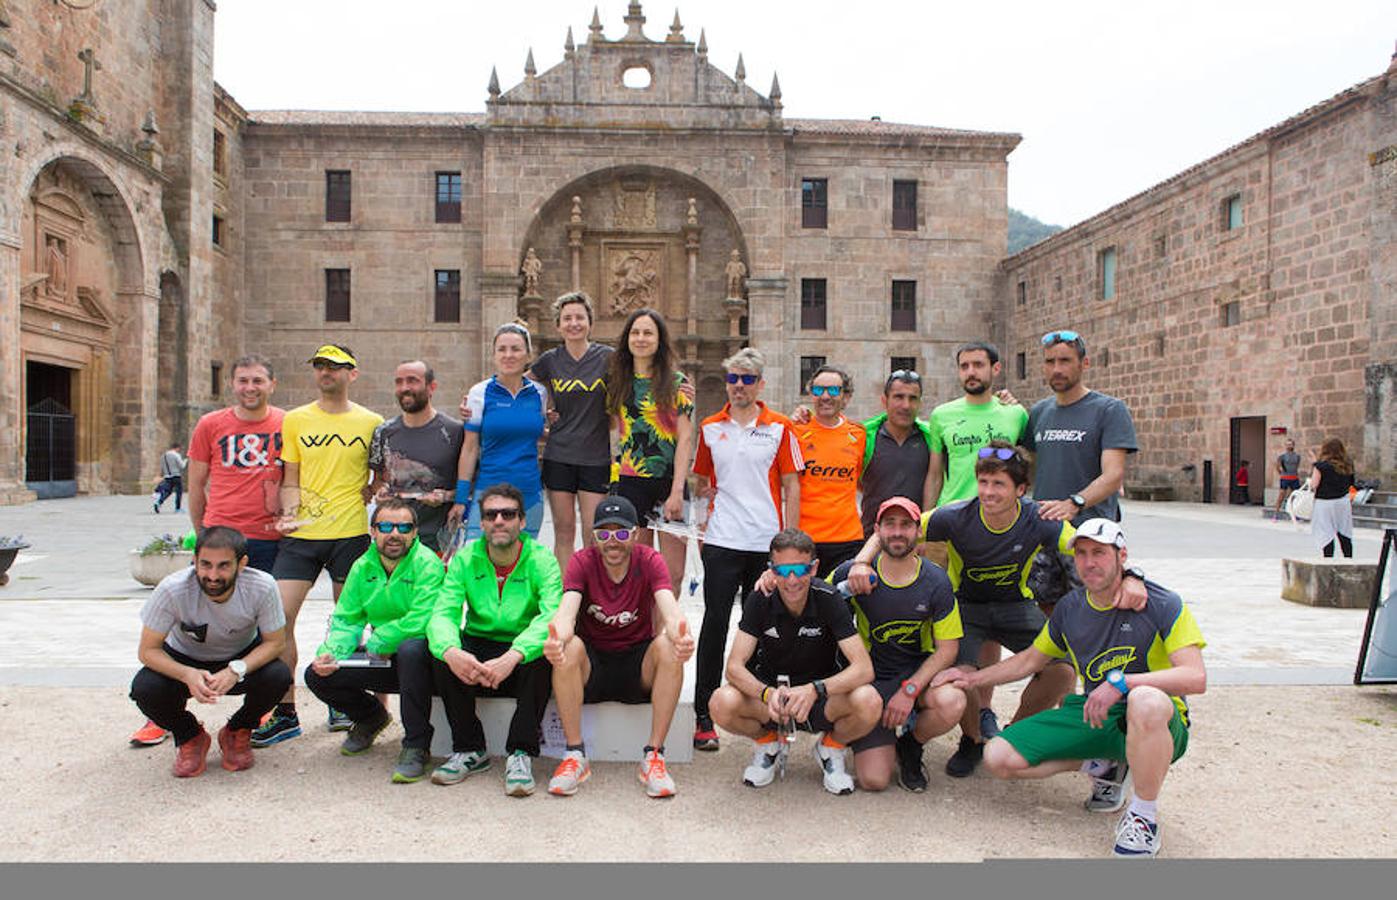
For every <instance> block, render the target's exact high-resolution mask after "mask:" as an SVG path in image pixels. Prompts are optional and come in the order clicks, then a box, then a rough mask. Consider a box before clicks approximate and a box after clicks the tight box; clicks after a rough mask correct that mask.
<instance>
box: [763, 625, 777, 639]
mask: <svg viewBox="0 0 1397 900" xmlns="http://www.w3.org/2000/svg"><path fill="white" fill-rule="evenodd" d="M762 634H764V635H766V636H767V637H774V638H779V637H780V636H781V632H779V631H777V630H776V626H775V625H773V626H771V627H770V628H768V629H767V630H766V631H763V632H762Z"/></svg>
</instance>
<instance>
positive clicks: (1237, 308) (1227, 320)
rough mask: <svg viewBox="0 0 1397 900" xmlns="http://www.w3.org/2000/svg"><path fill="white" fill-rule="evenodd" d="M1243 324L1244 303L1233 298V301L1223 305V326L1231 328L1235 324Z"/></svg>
mask: <svg viewBox="0 0 1397 900" xmlns="http://www.w3.org/2000/svg"><path fill="white" fill-rule="evenodd" d="M1240 324H1242V304H1241V303H1240V302H1239V301H1237V300H1233V301H1232V302H1231V303H1224V304H1223V305H1222V327H1224V328H1231V327H1232V326H1233V325H1240Z"/></svg>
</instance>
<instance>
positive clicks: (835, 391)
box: [810, 384, 844, 397]
mask: <svg viewBox="0 0 1397 900" xmlns="http://www.w3.org/2000/svg"><path fill="white" fill-rule="evenodd" d="M842 393H844V388H843V387H842V386H841V385H838V384H812V385H811V386H810V396H812V397H823V396H825V395H826V394H828V395H829V396H830V397H838V396H839V395H840V394H842Z"/></svg>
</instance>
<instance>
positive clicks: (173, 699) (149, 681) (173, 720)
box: [131, 641, 292, 744]
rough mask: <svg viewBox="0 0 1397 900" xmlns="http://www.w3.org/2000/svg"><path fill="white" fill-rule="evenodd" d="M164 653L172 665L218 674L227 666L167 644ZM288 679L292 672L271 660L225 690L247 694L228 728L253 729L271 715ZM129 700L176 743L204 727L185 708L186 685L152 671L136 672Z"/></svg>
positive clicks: (229, 720) (218, 661)
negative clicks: (168, 655) (194, 655)
mask: <svg viewBox="0 0 1397 900" xmlns="http://www.w3.org/2000/svg"><path fill="white" fill-rule="evenodd" d="M260 643H261V641H256V642H254V643H253V644H252V646H250V647H248V648H247V650H244V651H243V655H246V654H247V653H248V652H250V651H251V650H252V647H255V646H257V644H260ZM165 652H166V653H168V654H170V658H171V659H173V660H174V661H175V662H178V663H181V664H183V665H186V666H193V667H194V668H196V669H203V670H205V671H207V672H218V671H221V670H223V669H224V668H226V667H227V665H228V661H227V660H217V661H209V660H199V659H194V658H192V657H189V656H185V655H184V654H183V653H180V652H179V651H177V650H172V649H170V647H169V645H166V646H165ZM291 680H292V679H291V670H290V669H288V668H287V667H286V663H284V662H282V661H281V660H279V659H274V660H272V661H271V662H269V663H267V664H266V665H265V666H262V667H261V668H260V669H258V670H257V671H255V672H248V673H247V676H246V677H245V678H243V680H242V682H241V683H239V684H235V685H233V686H232V687H231V688H230V689H229V690H228V693H229V694H245V695H246V696H245V697H244V699H243V705H242V708H241V709H239V710H238V711H237V712H235V713H233V715H232V716H231V717H230V718H229V719H228V727H229V728H230V729H233V730H234V731H236V730H238V729H240V728H256V727H257V723H258V722H259V721H260V720H261V718H262V714H263V713H266V712H270V711H271V709H272V707H274V706H276V704H277V701H278V700H280V699H281V696H282V695H283V694H285V693H286V689H287V688H289V687H291ZM131 699H132V700H135V701H136V705H137V706H138V707H140V710H141V712H142V713H144V714H145V717H146V718H147V719H150V720H151V721H152V722H154V723H155V724H156V725H159V726H160V727H161V728H163V729H165V730H166V731H169V732H172V733H173V734H174V736H175V743H176V744H183V743H184V742H185V741H187V740H190V739H191V738H194V737H196V736H198V734H199V731H200V730H201V729H202V728H203V726H202V725H201V724H199V720H198V719H196V718H195V717H194V714H193V713H191V712H190V711H189V710H188V709H185V706H186V705H187V704H188V703H189V685H187V684H185V683H184V682H183V681H178V680H176V679H174V678H171V677H169V676H168V675H162V674H160V673H159V672H157V671H155V670H154V669H151V668H147V667H142V669H141V671H139V672H137V673H136V677H135V678H134V679H132V681H131Z"/></svg>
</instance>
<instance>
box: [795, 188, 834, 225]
mask: <svg viewBox="0 0 1397 900" xmlns="http://www.w3.org/2000/svg"><path fill="white" fill-rule="evenodd" d="M800 227H801V228H828V227H829V179H827V178H802V179H801V180H800Z"/></svg>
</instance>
